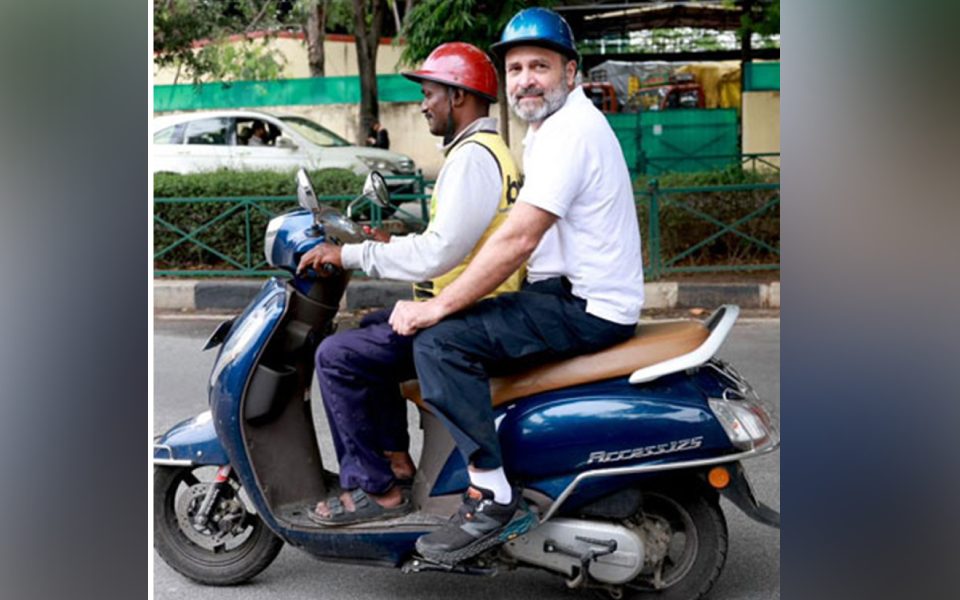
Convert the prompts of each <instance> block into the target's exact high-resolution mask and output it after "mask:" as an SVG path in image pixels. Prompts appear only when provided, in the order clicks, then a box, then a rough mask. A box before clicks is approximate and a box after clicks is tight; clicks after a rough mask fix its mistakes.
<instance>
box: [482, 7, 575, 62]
mask: <svg viewBox="0 0 960 600" xmlns="http://www.w3.org/2000/svg"><path fill="white" fill-rule="evenodd" d="M514 46H542V47H544V48H549V49H551V50H556V51H557V52H559V53H560V54H563V55H565V56H567V57H569V58H570V59H572V60H576V61H578V62H579V60H580V53H579V52H577V46H576V43H575V42H574V41H573V31H572V30H571V29H570V25H569V24H568V23H567V21H566V20H565V19H564V18H563V17H561V16H560V15H559V14H557V13H555V12H553V11H552V10H548V9H546V8H526V9H524V10H521V11H520V12H518V13H517V14H515V15H513V18H512V19H510V22H508V23H507V26H506V27H504V29H503V35H501V36H500V41H499V42H497V43H496V44H494V45H492V46H490V51H491V52H493V53H494V54H495V55H496V56H497V58H499V59H500V60H503V58H504V56H506V54H507V50H509V49H510V48H512V47H514Z"/></svg>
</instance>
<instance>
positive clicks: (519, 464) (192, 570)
mask: <svg viewBox="0 0 960 600" xmlns="http://www.w3.org/2000/svg"><path fill="white" fill-rule="evenodd" d="M297 183H298V190H297V195H298V198H299V203H300V205H301V207H302V210H295V211H292V212H290V213H287V214H284V215H282V216H279V217H276V218H275V219H273V220H272V221H271V222H270V224H269V226H268V228H267V232H266V240H265V244H264V246H265V253H266V258H267V261H268V262H269V263H270V264H271V265H273V266H274V267H277V268H280V269H284V270H287V271H289V272H290V273H291V275H292V277H291V279H289V280H279V279H270V280H269V281H267V282H266V283H265V284H264V285H263V287H262V289H261V290H260V292H259V294H258V295H257V296H256V298H255V299H254V300H253V301H252V302H251V303H250V304H249V306H248V307H247V308H246V310H244V311H243V313H242V314H241V315H240V316H238V317H236V318H234V319H231V320H229V321H226V322H224V323H222V324H221V325H220V326H219V327H218V328H217V329H216V331H215V332H214V333H213V335H212V336H211V338H210V340H209V341H208V343H207V345H206V348H208V349H209V348H213V347H219V355H218V357H217V359H216V362H215V364H214V367H213V371H212V373H211V375H210V381H209V406H210V410H209V411H207V412H204V413H202V414H200V415H199V416H196V417H194V418H192V419H188V420H186V421H183V422H181V423H179V424H178V425H176V426H174V427H173V428H172V429H170V430H169V431H168V432H167V433H165V434H164V435H162V436H160V437H158V438H157V439H156V440H155V445H154V454H153V456H154V465H155V473H154V501H155V514H154V536H155V547H156V550H157V552H158V553H159V554H160V556H161V557H162V558H163V559H164V560H165V561H166V562H167V563H168V564H169V565H170V566H171V567H172V568H173V569H175V570H177V571H178V572H180V573H181V574H183V575H184V576H186V577H188V578H190V579H193V580H195V581H198V582H200V583H203V584H208V585H232V584H237V583H240V582H243V581H246V580H248V579H250V578H252V577H254V576H255V575H257V574H258V573H260V572H261V571H262V570H263V569H265V568H266V567H267V566H268V565H269V564H270V563H271V562H272V561H273V560H274V558H275V557H276V556H277V553H278V552H279V551H280V548H281V547H282V545H283V544H284V543H288V544H291V545H293V546H296V547H298V548H300V549H302V550H304V551H306V552H309V553H310V554H312V555H315V556H316V557H318V558H321V559H329V560H337V561H346V562H351V563H359V564H371V565H382V566H389V567H398V568H402V569H403V570H404V571H405V572H410V573H417V572H423V571H447V572H453V573H463V574H481V575H483V574H486V575H490V574H494V573H496V572H497V570H498V569H513V568H516V567H520V566H524V567H536V568H540V569H546V570H548V571H552V572H554V573H556V574H558V575H560V576H561V577H563V578H564V579H565V580H566V583H567V584H568V585H569V587H571V588H581V589H591V588H592V589H597V590H601V591H604V592H606V593H607V594H609V595H610V596H611V597H612V598H621V597H623V596H624V595H625V594H627V595H630V596H632V597H654V596H655V597H658V598H665V599H680V598H683V599H689V598H699V597H701V596H702V595H704V594H706V593H707V592H708V591H709V589H710V588H711V586H712V585H713V583H714V582H715V581H716V579H717V578H718V577H719V576H720V572H721V570H722V568H723V564H724V559H725V557H726V553H727V526H726V520H725V518H724V514H723V512H722V510H721V508H720V504H719V498H720V497H721V496H723V497H726V498H727V499H729V500H730V501H731V502H732V503H733V504H735V505H736V506H738V507H739V508H740V509H742V510H743V511H744V512H745V513H746V514H747V515H749V516H750V517H752V518H753V519H755V520H757V521H759V522H761V523H765V524H767V525H770V526H773V527H776V528H779V527H780V515H779V513H777V512H776V511H774V510H772V509H770V508H769V507H767V506H765V505H763V504H761V503H760V502H758V501H757V499H756V498H755V497H754V494H753V493H752V491H751V488H750V485H749V484H748V482H747V479H746V476H745V474H744V470H743V468H742V466H741V461H742V460H744V459H747V458H752V457H755V456H759V455H761V454H764V453H767V452H771V451H773V450H775V449H776V448H778V447H779V445H780V433H779V427H778V423H777V421H776V419H775V416H774V415H773V413H772V411H771V410H770V409H769V408H768V407H767V406H766V405H765V403H764V402H763V401H761V399H760V398H758V396H757V394H756V393H755V392H754V390H753V389H752V388H751V386H750V384H748V383H747V382H746V381H745V380H744V379H743V377H741V376H740V375H739V374H738V373H737V371H736V370H735V369H734V368H733V367H732V366H731V365H729V364H727V363H725V362H724V361H721V360H719V359H717V358H716V357H715V354H716V352H717V350H718V348H719V347H720V345H721V344H722V343H723V341H724V339H725V338H726V336H727V334H728V333H729V332H730V330H731V328H732V327H733V324H734V322H735V321H736V319H737V316H738V314H739V309H738V308H737V307H736V306H733V305H727V306H723V307H721V308H719V309H718V310H717V311H716V312H714V313H713V314H711V315H710V316H709V317H708V318H707V319H706V320H704V321H702V322H701V321H696V320H689V321H681V322H666V323H658V324H650V325H647V324H644V325H641V326H640V327H638V330H637V335H636V337H634V338H633V339H632V340H629V341H627V342H624V343H622V344H620V345H618V346H615V347H613V348H610V349H608V350H605V351H603V352H599V353H597V354H592V355H585V356H579V357H576V358H572V359H569V360H564V361H562V362H559V363H554V364H548V365H544V366H541V367H539V368H535V369H533V370H530V371H527V372H523V373H517V374H513V375H511V376H508V377H503V378H498V379H494V380H493V381H492V382H491V389H492V395H493V404H494V408H495V416H496V421H495V422H496V425H497V430H498V433H499V437H500V442H501V445H502V451H503V458H504V463H505V464H504V466H505V468H506V472H507V473H508V475H509V476H510V477H511V478H512V479H515V480H516V481H518V482H519V483H520V484H521V485H522V488H523V496H524V500H525V502H526V510H529V511H530V512H531V513H532V514H533V515H534V517H535V518H534V519H533V522H534V523H535V526H534V527H533V528H531V529H530V530H529V531H527V532H526V533H524V534H522V535H520V536H518V537H515V538H514V539H511V540H509V541H506V542H505V543H503V544H502V545H499V546H497V547H495V548H492V549H490V550H487V551H486V552H484V553H483V554H481V555H480V556H476V557H474V558H472V559H469V560H467V561H465V562H463V563H460V564H457V565H452V566H451V565H443V564H436V563H432V562H430V561H428V560H426V559H424V558H423V557H420V556H418V555H417V553H416V550H415V548H414V542H415V541H416V539H417V538H418V537H420V536H421V535H423V534H425V533H428V532H430V531H432V530H433V529H435V528H437V527H438V526H440V525H442V524H443V523H444V522H445V521H446V520H447V519H448V518H449V517H450V515H452V514H453V513H455V512H456V510H457V507H458V506H459V505H460V501H461V494H462V493H463V492H464V491H465V489H466V487H467V485H468V482H469V481H468V477H467V471H466V466H465V464H464V462H463V460H462V458H461V456H460V453H459V452H458V451H457V450H456V448H455V445H454V442H453V439H452V438H451V436H450V435H449V433H448V432H447V431H446V429H445V428H444V427H443V426H442V424H441V423H440V422H439V420H438V419H437V418H436V417H435V416H434V415H432V414H431V412H430V410H429V408H428V407H426V406H424V405H423V404H422V402H421V400H420V397H419V393H418V389H417V386H416V382H408V383H406V384H404V386H403V388H404V392H405V395H406V397H407V398H409V399H410V400H412V401H414V402H416V403H418V405H419V406H420V411H419V412H420V424H421V428H422V429H423V431H424V433H423V449H422V454H421V458H420V461H419V464H418V465H417V466H418V469H417V474H416V477H415V478H414V482H413V487H412V491H411V496H412V500H413V502H414V506H415V507H416V510H415V511H414V512H413V513H411V514H408V515H405V516H403V517H400V518H396V519H394V520H389V521H379V522H376V523H365V524H357V525H353V526H346V527H332V528H324V527H321V526H318V525H316V524H315V523H314V522H313V521H311V520H310V519H309V518H308V517H307V512H308V511H309V510H310V508H311V507H312V505H313V504H315V503H316V501H317V500H318V499H321V498H324V497H326V496H327V495H328V494H329V493H330V492H331V490H332V489H336V487H337V477H336V475H335V474H334V473H332V472H331V471H328V470H326V469H324V466H323V463H322V460H321V454H320V449H319V446H318V442H317V434H316V431H315V429H314V421H313V413H312V403H311V398H310V393H311V391H310V390H311V380H312V379H311V378H312V375H313V353H314V350H315V348H316V347H317V345H318V344H319V343H320V341H321V340H322V339H323V338H324V337H325V336H327V335H329V334H330V333H332V332H333V330H334V317H335V316H336V314H337V310H338V307H339V304H340V299H341V297H342V295H343V293H344V290H345V288H346V286H347V284H348V281H349V277H350V275H349V273H345V272H339V271H337V272H333V273H330V274H326V275H327V276H324V277H320V276H318V274H317V273H313V272H308V273H305V274H302V275H301V276H298V275H297V274H296V267H297V264H298V262H299V259H300V257H301V256H302V255H303V254H304V253H305V252H307V251H308V250H309V249H310V248H312V247H313V246H315V245H316V244H318V243H320V242H324V241H327V242H333V243H351V242H356V241H359V240H362V239H363V237H364V234H363V231H362V230H361V229H360V228H359V227H358V225H357V224H356V223H354V222H353V221H352V220H351V219H350V218H346V217H344V216H343V215H342V214H340V213H339V212H337V211H336V210H333V209H332V208H329V207H325V208H321V207H320V205H319V203H318V202H317V199H316V195H315V194H314V190H313V186H312V185H311V183H310V180H309V178H308V177H307V175H306V173H305V172H303V171H302V170H301V171H300V172H299V173H298V174H297ZM388 201H389V195H388V192H387V188H386V184H385V182H384V180H383V178H382V177H381V176H380V175H379V174H378V173H371V175H370V176H368V178H367V181H366V182H365V185H364V191H363V194H362V195H361V196H358V198H357V199H356V200H355V201H354V202H353V203H351V206H350V208H348V210H347V213H348V216H349V215H350V213H351V212H352V209H354V208H356V207H357V205H358V203H359V202H369V203H371V205H376V206H388ZM373 210H375V208H373Z"/></svg>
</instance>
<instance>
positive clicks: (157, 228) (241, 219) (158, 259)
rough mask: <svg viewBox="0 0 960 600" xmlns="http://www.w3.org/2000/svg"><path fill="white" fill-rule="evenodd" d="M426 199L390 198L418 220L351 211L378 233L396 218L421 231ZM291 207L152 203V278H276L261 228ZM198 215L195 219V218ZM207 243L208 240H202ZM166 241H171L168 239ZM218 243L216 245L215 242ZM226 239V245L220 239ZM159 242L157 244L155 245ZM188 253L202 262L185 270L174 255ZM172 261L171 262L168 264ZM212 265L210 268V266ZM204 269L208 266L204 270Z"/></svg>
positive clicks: (371, 206)
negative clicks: (178, 214)
mask: <svg viewBox="0 0 960 600" xmlns="http://www.w3.org/2000/svg"><path fill="white" fill-rule="evenodd" d="M354 198H355V196H346V195H336V196H319V197H318V198H317V200H318V201H319V202H320V203H321V204H331V205H335V206H337V207H338V208H339V209H341V210H343V209H344V208H345V207H346V205H347V203H349V202H350V201H351V200H353V199H354ZM429 198H430V197H429V196H428V195H426V194H394V195H392V196H391V201H393V202H396V203H397V204H400V203H404V202H411V201H413V202H418V203H419V209H420V210H419V212H420V215H419V216H418V215H416V214H414V213H413V212H410V211H409V210H407V209H405V208H402V207H393V208H392V210H388V211H386V212H389V213H390V214H386V212H385V211H383V209H381V207H380V206H378V205H376V204H375V203H372V202H369V201H365V202H361V203H359V204H358V206H357V207H355V210H359V211H363V210H365V209H367V210H368V211H369V212H368V214H367V215H366V219H365V220H366V221H369V222H370V224H371V226H373V227H381V226H383V224H384V221H385V219H386V218H389V217H391V216H400V217H403V219H404V220H405V221H406V222H407V223H408V224H412V225H413V226H415V227H426V223H427V221H428V219H429V211H428V200H429ZM177 207H182V208H183V209H184V210H190V211H191V214H189V215H187V217H185V218H184V219H183V221H182V222H177V220H176V219H174V218H171V217H169V216H168V215H167V213H168V212H169V211H168V210H165V209H166V208H174V209H176V208H177ZM296 207H297V198H296V196H240V197H218V198H154V215H153V222H154V240H155V244H154V245H155V248H156V249H155V251H154V255H153V260H154V275H156V276H171V277H263V276H267V275H282V274H283V271H278V270H276V269H273V268H272V267H270V266H269V265H268V264H267V262H266V260H265V257H264V256H263V252H262V243H263V233H264V228H265V227H266V223H267V222H268V221H269V220H270V219H271V218H273V217H275V216H277V215H279V214H281V213H283V212H286V211H288V210H291V209H293V208H296ZM198 215H199V216H198ZM205 237H210V238H213V239H205ZM169 238H172V239H169ZM218 238H219V239H218ZM224 238H226V239H224ZM158 240H159V241H158ZM178 249H179V250H181V251H183V250H188V251H189V252H191V253H192V254H193V255H194V256H202V261H196V262H194V263H193V264H190V265H189V266H165V265H171V264H172V265H182V263H183V262H184V261H183V260H182V258H181V259H179V260H178V259H177V257H176V254H175V253H176V252H177V251H178ZM171 259H172V260H171ZM213 263H215V264H216V266H212V264H213ZM206 265H211V266H210V267H209V268H206Z"/></svg>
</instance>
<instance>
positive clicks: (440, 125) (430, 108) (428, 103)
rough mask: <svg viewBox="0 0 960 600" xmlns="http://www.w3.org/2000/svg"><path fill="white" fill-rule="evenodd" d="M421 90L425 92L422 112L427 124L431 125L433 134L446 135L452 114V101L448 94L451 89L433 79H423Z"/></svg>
mask: <svg viewBox="0 0 960 600" xmlns="http://www.w3.org/2000/svg"><path fill="white" fill-rule="evenodd" d="M420 91H422V92H423V100H422V101H421V102H420V112H421V113H422V114H423V116H424V118H426V119H427V125H428V126H429V127H430V133H431V134H433V135H445V134H446V132H447V119H448V118H449V116H450V102H449V101H448V99H447V94H449V93H450V89H449V88H448V87H447V86H445V85H441V84H439V83H434V82H433V81H422V82H421V83H420Z"/></svg>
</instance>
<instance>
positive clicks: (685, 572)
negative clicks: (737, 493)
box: [624, 488, 727, 600]
mask: <svg viewBox="0 0 960 600" xmlns="http://www.w3.org/2000/svg"><path fill="white" fill-rule="evenodd" d="M630 525H631V527H633V528H634V529H636V530H637V531H638V532H639V533H640V534H641V536H642V537H643V538H644V541H645V545H646V549H647V561H646V562H647V564H646V566H645V567H644V570H643V572H642V573H641V574H640V575H639V576H638V577H637V578H636V579H634V580H633V581H632V582H630V583H628V584H626V586H625V588H626V589H625V590H624V591H625V592H626V593H627V597H629V598H633V599H635V600H640V599H647V598H650V599H652V598H657V599H658V600H681V599H682V600H694V599H696V598H702V597H703V596H704V595H706V594H707V592H709V591H710V589H711V588H712V587H713V584H714V583H716V581H717V578H719V577H720V572H721V571H722V570H723V565H724V563H725V562H726V559H727V522H726V519H724V516H723V511H722V510H721V509H720V505H719V502H718V501H717V498H716V497H715V496H714V497H710V496H709V495H706V494H704V493H702V491H701V490H698V489H688V488H679V489H672V490H658V491H645V492H644V494H643V503H642V505H641V508H640V510H639V511H638V512H637V514H636V515H635V516H634V517H633V518H632V519H631V520H630Z"/></svg>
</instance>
